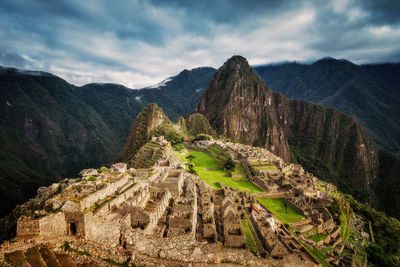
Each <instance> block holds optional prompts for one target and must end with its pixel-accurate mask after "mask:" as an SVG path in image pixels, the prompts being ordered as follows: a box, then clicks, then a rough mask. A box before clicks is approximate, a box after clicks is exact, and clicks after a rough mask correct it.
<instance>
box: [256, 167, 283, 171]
mask: <svg viewBox="0 0 400 267" xmlns="http://www.w3.org/2000/svg"><path fill="white" fill-rule="evenodd" d="M253 167H254V169H256V170H260V171H273V170H277V169H278V168H276V167H257V166H253Z"/></svg>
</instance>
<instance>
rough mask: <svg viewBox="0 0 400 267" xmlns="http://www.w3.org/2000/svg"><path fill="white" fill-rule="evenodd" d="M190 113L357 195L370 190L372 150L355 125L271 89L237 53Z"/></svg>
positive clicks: (373, 168)
mask: <svg viewBox="0 0 400 267" xmlns="http://www.w3.org/2000/svg"><path fill="white" fill-rule="evenodd" d="M195 111H196V112H200V113H202V114H203V115H204V116H205V117H206V118H207V119H209V120H210V123H211V125H212V126H213V127H215V128H216V130H217V131H218V133H219V134H222V135H225V136H227V137H229V138H231V139H232V140H234V141H238V142H244V143H247V144H255V145H261V146H266V147H267V148H269V149H270V150H271V151H273V152H275V153H276V154H277V155H279V156H281V157H284V158H285V159H290V158H292V160H293V161H296V162H299V163H300V164H302V165H303V166H304V167H306V168H307V169H308V170H309V171H312V172H313V173H315V174H316V175H317V176H319V177H320V178H322V179H326V180H331V181H333V182H335V183H336V184H339V186H340V188H341V189H342V190H344V191H346V192H351V193H356V196H357V197H358V198H359V199H363V200H365V199H366V197H367V195H366V192H368V191H371V189H372V188H371V182H372V181H374V179H375V177H376V166H377V155H378V150H377V147H376V145H374V143H373V142H372V140H371V138H370V137H369V136H368V134H367V133H366V131H365V130H364V129H363V128H362V127H361V126H360V124H359V123H358V122H357V121H356V120H355V119H353V118H351V117H348V116H346V115H344V114H343V113H341V112H339V111H337V110H335V109H332V108H325V107H323V106H321V105H316V104H312V103H310V102H306V101H301V100H290V99H288V98H286V97H285V96H284V95H282V94H280V93H272V91H271V90H270V89H269V88H268V87H267V86H266V85H265V83H264V82H263V81H262V80H261V79H260V78H259V77H258V76H257V75H256V74H255V73H254V71H253V70H252V68H251V67H250V66H249V65H248V63H247V61H246V59H245V58H243V57H240V56H234V57H232V58H231V59H229V60H228V61H227V62H225V64H224V65H223V66H222V67H220V68H219V69H218V71H217V73H216V74H215V75H214V77H213V80H212V81H211V82H210V84H209V87H208V88H207V90H206V91H205V92H204V94H203V96H202V98H201V100H200V102H199V104H198V105H197V108H196V110H195Z"/></svg>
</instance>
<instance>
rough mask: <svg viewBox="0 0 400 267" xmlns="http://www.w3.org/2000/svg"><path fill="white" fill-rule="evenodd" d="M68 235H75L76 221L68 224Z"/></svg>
mask: <svg viewBox="0 0 400 267" xmlns="http://www.w3.org/2000/svg"><path fill="white" fill-rule="evenodd" d="M69 235H76V223H70V224H69Z"/></svg>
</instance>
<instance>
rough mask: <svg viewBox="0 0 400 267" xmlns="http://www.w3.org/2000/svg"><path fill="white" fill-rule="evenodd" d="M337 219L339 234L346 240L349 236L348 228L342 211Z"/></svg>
mask: <svg viewBox="0 0 400 267" xmlns="http://www.w3.org/2000/svg"><path fill="white" fill-rule="evenodd" d="M339 220H340V234H341V236H342V237H343V239H344V240H346V241H348V240H349V236H350V230H349V223H348V219H347V216H346V215H345V214H343V213H342V214H341V215H340V217H339Z"/></svg>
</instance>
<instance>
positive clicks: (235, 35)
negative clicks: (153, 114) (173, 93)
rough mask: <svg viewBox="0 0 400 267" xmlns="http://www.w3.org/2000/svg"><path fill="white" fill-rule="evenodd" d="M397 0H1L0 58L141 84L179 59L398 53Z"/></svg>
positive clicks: (363, 57)
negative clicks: (236, 55) (237, 55)
mask: <svg viewBox="0 0 400 267" xmlns="http://www.w3.org/2000/svg"><path fill="white" fill-rule="evenodd" d="M399 14H400V1H397V0H393V1H386V0H385V1H372V0H363V1H361V0H360V1H356V0H335V1H323V0H307V1H300V0H298V1H289V0H272V1H265V0H263V1H256V0H253V1H241V0H218V1H215V0H214V1H209V0H205V1H188V0H171V1H163V0H121V1H108V0H101V1H94V0H87V1H81V0H70V1H54V0H53V1H47V0H35V1H32V0H17V1H16V0H3V1H1V2H0V17H1V20H0V64H2V65H9V66H15V67H24V68H31V69H40V70H44V71H50V72H53V73H55V74H57V75H60V76H62V77H63V78H65V79H67V80H68V81H70V82H73V83H76V84H84V83H87V82H96V81H97V82H119V83H123V84H125V85H127V86H131V87H136V88H138V87H142V86H145V85H149V84H150V83H154V82H157V81H159V80H162V79H163V78H165V77H167V76H170V75H174V74H176V73H178V72H179V71H180V70H182V69H183V68H191V67H197V66H202V65H203V66H204V65H208V66H213V67H218V66H219V65H221V64H222V63H223V62H224V61H225V60H226V59H227V58H228V57H230V56H231V55H233V54H242V55H243V56H245V57H247V58H248V60H249V61H250V63H251V64H262V63H267V62H273V61H282V60H297V61H307V60H310V59H318V58H320V57H324V56H333V57H338V58H347V59H349V60H351V61H355V62H356V63H369V62H377V61H378V62H382V61H399V60H400V58H399V55H400V49H399V48H398V46H397V45H396V44H398V43H399V42H400V25H399V24H400V16H399Z"/></svg>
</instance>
